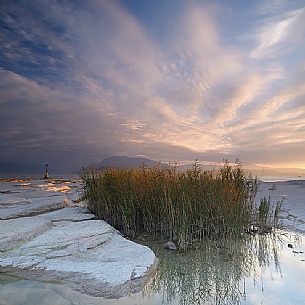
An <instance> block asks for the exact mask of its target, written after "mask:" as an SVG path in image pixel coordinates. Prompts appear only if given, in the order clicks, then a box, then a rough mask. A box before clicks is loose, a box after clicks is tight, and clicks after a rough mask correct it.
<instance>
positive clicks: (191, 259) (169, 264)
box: [144, 231, 300, 305]
mask: <svg viewBox="0 0 305 305" xmlns="http://www.w3.org/2000/svg"><path fill="white" fill-rule="evenodd" d="M287 238H288V237H287V234H284V233H283V232H281V231H279V232H277V233H276V234H271V235H270V234H268V235H256V236H251V235H249V236H246V237H245V238H244V239H243V240H221V241H217V242H211V241H210V242H207V243H206V245H205V246H203V247H202V248H201V249H200V250H196V251H194V252H188V253H182V254H181V253H170V252H167V251H165V250H163V249H162V247H161V246H160V245H158V244H153V245H152V248H153V249H154V250H155V251H156V252H157V255H158V256H159V258H160V260H161V265H160V268H159V270H158V272H157V273H156V275H155V277H154V278H153V279H152V280H151V282H150V283H149V284H148V285H147V286H146V287H145V289H144V295H145V296H147V297H149V296H151V295H154V294H156V293H159V294H161V295H162V304H180V305H190V304H198V305H199V304H217V305H218V304H224V305H226V304H228V305H229V304H230V305H231V304H241V303H244V304H247V282H249V279H250V278H252V280H253V283H254V285H257V286H258V285H260V286H261V289H263V280H262V278H263V277H262V274H263V273H264V272H265V271H266V269H270V270H271V269H272V270H275V272H277V273H279V274H281V265H280V256H281V253H282V251H283V248H284V247H285V246H286V247H287ZM289 240H290V237H289ZM299 242H300V240H298V239H297V238H295V240H294V244H299Z"/></svg>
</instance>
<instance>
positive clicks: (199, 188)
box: [81, 163, 258, 249]
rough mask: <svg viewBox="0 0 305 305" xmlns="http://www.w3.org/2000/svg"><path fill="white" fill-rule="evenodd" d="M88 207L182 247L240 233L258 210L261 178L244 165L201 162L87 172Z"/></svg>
mask: <svg viewBox="0 0 305 305" xmlns="http://www.w3.org/2000/svg"><path fill="white" fill-rule="evenodd" d="M81 178H82V180H83V181H84V197H85V199H87V201H88V208H89V209H90V210H91V211H92V212H93V213H94V214H95V215H97V216H98V217H99V218H101V219H104V220H106V221H107V222H109V223H110V224H111V225H113V226H114V227H115V228H117V229H118V230H120V231H121V232H122V233H123V234H125V235H126V236H129V237H135V236H137V235H138V234H141V233H148V234H150V235H155V236H160V237H163V238H166V239H171V240H174V241H177V244H178V247H179V248H180V249H186V248H187V247H189V246H191V245H192V244H193V243H194V242H196V241H200V240H202V239H204V238H206V237H208V238H219V237H230V236H240V234H241V233H243V232H244V231H246V230H248V229H249V227H250V225H251V224H252V222H253V215H257V213H258V211H257V209H256V207H255V204H254V199H255V194H256V191H257V181H256V179H254V178H253V177H252V176H251V175H250V174H246V173H245V171H244V170H243V169H242V168H241V167H240V166H231V165H229V164H227V163H226V164H225V165H224V166H222V167H221V168H220V169H218V170H215V171H207V170H202V169H201V168H200V167H199V166H198V164H197V163H195V164H194V165H193V167H192V168H191V169H189V170H186V171H183V172H181V171H178V170H177V168H176V167H171V166H167V167H164V166H162V167H161V166H159V167H153V168H145V167H144V166H143V167H142V168H136V169H127V168H126V169H119V168H109V169H105V170H102V171H96V170H87V171H84V172H83V173H82V175H81Z"/></svg>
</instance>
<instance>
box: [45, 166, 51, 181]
mask: <svg viewBox="0 0 305 305" xmlns="http://www.w3.org/2000/svg"><path fill="white" fill-rule="evenodd" d="M48 166H49V164H48V163H46V170H45V172H44V178H45V179H49V178H50V176H49V172H48Z"/></svg>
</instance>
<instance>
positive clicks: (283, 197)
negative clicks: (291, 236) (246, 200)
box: [256, 180, 305, 233]
mask: <svg viewBox="0 0 305 305" xmlns="http://www.w3.org/2000/svg"><path fill="white" fill-rule="evenodd" d="M304 192H305V181H304V180H298V181H297V180H294V181H282V182H261V183H260V185H259V189H258V192H257V196H256V201H257V203H259V202H260V199H261V198H263V197H266V198H267V199H268V198H269V197H270V201H271V204H272V205H275V204H276V202H282V203H283V206H282V208H283V215H282V221H283V225H284V226H285V228H287V229H292V230H297V231H299V232H300V233H305V212H304V211H305V198H304Z"/></svg>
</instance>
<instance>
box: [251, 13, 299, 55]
mask: <svg viewBox="0 0 305 305" xmlns="http://www.w3.org/2000/svg"><path fill="white" fill-rule="evenodd" d="M277 19H278V20H270V21H268V22H266V23H265V24H263V25H262V26H261V27H260V28H259V29H258V31H257V33H256V40H257V46H256V47H255V48H254V49H253V50H252V51H251V54H250V56H251V57H252V58H265V57H270V56H271V57H273V56H275V52H279V51H280V50H281V49H282V50H283V48H285V49H287V47H288V48H295V44H298V43H299V42H300V41H303V37H304V33H305V32H304V28H303V26H302V24H304V22H305V8H301V9H298V10H294V11H290V12H288V13H285V14H284V16H280V17H278V18H277ZM287 45H288V46H287Z"/></svg>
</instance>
